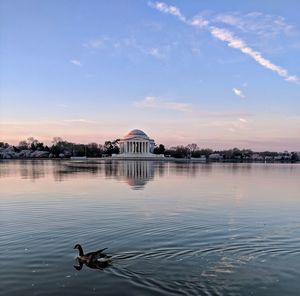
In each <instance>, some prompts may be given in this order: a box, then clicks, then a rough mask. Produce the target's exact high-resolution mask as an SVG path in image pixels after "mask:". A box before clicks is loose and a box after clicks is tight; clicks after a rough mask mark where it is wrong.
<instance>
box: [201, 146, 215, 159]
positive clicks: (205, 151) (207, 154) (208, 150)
mask: <svg viewBox="0 0 300 296" xmlns="http://www.w3.org/2000/svg"><path fill="white" fill-rule="evenodd" d="M199 153H200V155H204V156H205V157H208V156H209V155H210V154H212V153H213V150H212V149H209V148H205V149H200V150H199Z"/></svg>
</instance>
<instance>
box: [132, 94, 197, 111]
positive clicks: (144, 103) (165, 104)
mask: <svg viewBox="0 0 300 296" xmlns="http://www.w3.org/2000/svg"><path fill="white" fill-rule="evenodd" d="M134 105H135V106H136V107H139V108H152V109H162V110H175V111H180V112H190V111H191V105H190V104H186V103H180V102H173V101H164V100H160V99H158V98H156V97H150V96H148V97H145V98H144V99H143V100H141V101H138V102H135V103H134Z"/></svg>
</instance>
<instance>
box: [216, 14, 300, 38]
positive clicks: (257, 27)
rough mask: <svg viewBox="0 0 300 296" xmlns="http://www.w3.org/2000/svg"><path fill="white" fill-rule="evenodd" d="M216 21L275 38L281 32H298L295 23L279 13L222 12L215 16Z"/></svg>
mask: <svg viewBox="0 0 300 296" xmlns="http://www.w3.org/2000/svg"><path fill="white" fill-rule="evenodd" d="M213 22H215V23H223V24H226V25H229V26H232V27H235V28H237V29H239V30H240V31H242V32H252V33H255V34H256V35H257V36H261V37H263V38H268V39H270V38H274V37H276V36H278V35H279V34H284V35H286V36H291V35H295V34H296V30H295V28H294V26H293V25H291V24H288V23H287V21H286V20H285V18H284V17H282V16H278V15H269V14H263V13H261V12H257V11H256V12H251V13H247V14H241V13H240V12H231V13H221V14H218V15H216V16H215V17H214V18H213Z"/></svg>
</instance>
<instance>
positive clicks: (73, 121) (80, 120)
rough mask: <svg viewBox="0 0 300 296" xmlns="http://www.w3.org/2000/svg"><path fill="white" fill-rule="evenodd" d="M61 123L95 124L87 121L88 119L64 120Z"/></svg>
mask: <svg viewBox="0 0 300 296" xmlns="http://www.w3.org/2000/svg"><path fill="white" fill-rule="evenodd" d="M63 122H68V123H95V121H92V120H88V119H83V118H78V119H64V120H63Z"/></svg>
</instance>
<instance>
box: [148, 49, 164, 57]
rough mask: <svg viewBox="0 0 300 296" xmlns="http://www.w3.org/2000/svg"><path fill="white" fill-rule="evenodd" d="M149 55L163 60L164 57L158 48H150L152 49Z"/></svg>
mask: <svg viewBox="0 0 300 296" xmlns="http://www.w3.org/2000/svg"><path fill="white" fill-rule="evenodd" d="M147 53H148V54H149V55H151V56H154V57H156V58H162V57H163V55H162V53H161V52H160V51H159V49H158V48H156V47H153V48H150V49H149V50H148V51H147Z"/></svg>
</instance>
